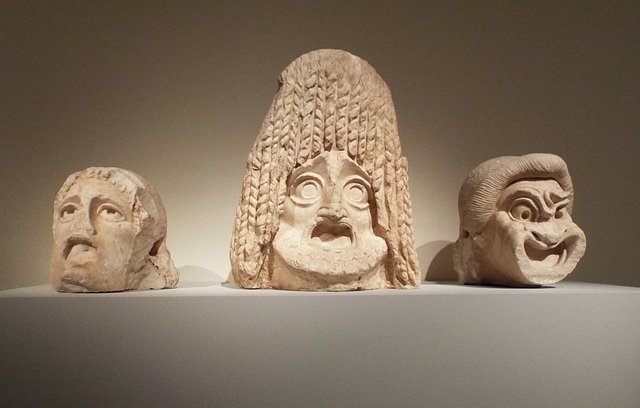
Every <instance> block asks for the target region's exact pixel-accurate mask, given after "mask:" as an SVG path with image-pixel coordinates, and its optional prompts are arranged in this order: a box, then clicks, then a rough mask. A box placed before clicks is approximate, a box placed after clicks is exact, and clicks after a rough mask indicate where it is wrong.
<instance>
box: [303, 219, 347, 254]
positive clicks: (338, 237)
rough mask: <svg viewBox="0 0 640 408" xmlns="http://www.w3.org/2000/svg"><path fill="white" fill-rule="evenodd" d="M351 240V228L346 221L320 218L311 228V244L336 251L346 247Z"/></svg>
mask: <svg viewBox="0 0 640 408" xmlns="http://www.w3.org/2000/svg"><path fill="white" fill-rule="evenodd" d="M353 241H354V237H353V228H352V227H351V225H349V224H348V223H346V222H335V221H331V220H327V219H322V220H320V221H318V222H317V223H316V224H315V225H314V226H313V228H312V229H311V236H310V242H311V244H313V245H317V246H320V247H322V248H324V249H327V250H334V251H338V250H341V249H344V248H348V247H350V246H351V245H352V244H353Z"/></svg>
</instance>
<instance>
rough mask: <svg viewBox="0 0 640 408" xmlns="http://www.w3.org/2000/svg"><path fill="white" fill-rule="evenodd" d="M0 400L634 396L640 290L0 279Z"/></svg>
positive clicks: (572, 399) (160, 402) (385, 403)
mask: <svg viewBox="0 0 640 408" xmlns="http://www.w3.org/2000/svg"><path fill="white" fill-rule="evenodd" d="M0 310H2V316H1V317H0V327H2V329H0V362H1V363H0V367H1V368H0V405H1V406H3V407H13V406H28V407H31V406H67V407H70V406H74V407H75V406H83V407H85V406H92V407H97V406H104V407H114V406H162V407H177V406H181V407H203V406H220V407H250V406H261V407H426V406H429V407H523V406H526V407H614V406H615V407H637V406H640V387H639V386H638V384H640V288H633V287H621V286H611V285H600V284H589V283H578V282H560V283H558V284H555V285H553V287H543V288H538V289H513V288H501V287H480V286H463V285H460V284H458V283H454V282H437V283H436V282H425V283H423V284H422V285H421V286H420V288H418V289H415V290H377V291H366V292H350V293H308V292H286V291H274V290H244V289H237V288H235V287H233V286H232V285H228V284H221V283H220V282H207V281H192V282H189V281H181V282H180V283H179V285H178V287H177V288H175V289H169V290H159V291H143V292H123V293H109V294H63V293H57V292H55V291H54V290H53V289H52V288H51V287H50V285H42V286H34V287H28V288H20V289H12V290H5V291H1V292H0Z"/></svg>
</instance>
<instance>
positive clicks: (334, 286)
mask: <svg viewBox="0 0 640 408" xmlns="http://www.w3.org/2000/svg"><path fill="white" fill-rule="evenodd" d="M368 179H369V177H368V175H367V174H366V173H365V171H364V170H363V169H362V168H361V167H360V166H359V165H358V164H357V163H356V162H354V161H353V160H352V159H350V158H349V156H348V155H347V154H346V153H345V152H340V151H331V152H324V153H322V154H321V155H319V156H317V157H316V158H314V159H313V160H311V161H309V162H307V163H305V164H304V165H302V166H300V167H298V168H296V169H295V170H294V171H293V173H292V174H291V176H290V178H289V182H288V185H287V190H288V194H287V198H286V199H285V203H284V212H283V215H282V217H281V218H280V226H279V229H278V233H277V234H276V236H275V239H274V242H273V246H274V250H275V258H274V268H273V276H272V279H271V282H272V286H273V287H274V288H278V289H292V290H303V289H305V290H309V289H313V290H318V289H326V290H348V289H355V288H357V287H360V288H364V289H373V288H383V287H384V286H385V276H384V271H383V269H382V268H380V263H381V261H382V259H383V258H384V256H385V255H386V253H387V245H386V243H385V241H384V239H382V238H380V237H378V236H376V235H375V234H374V232H373V225H372V224H373V222H372V213H371V207H372V206H373V208H375V202H374V201H373V193H372V190H371V183H370V182H369V180H368Z"/></svg>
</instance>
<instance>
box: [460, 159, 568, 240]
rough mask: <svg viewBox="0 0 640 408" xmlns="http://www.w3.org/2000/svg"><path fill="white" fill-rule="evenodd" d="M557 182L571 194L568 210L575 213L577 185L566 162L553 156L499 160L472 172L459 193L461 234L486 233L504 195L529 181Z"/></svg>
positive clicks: (481, 165) (487, 162) (483, 164)
mask: <svg viewBox="0 0 640 408" xmlns="http://www.w3.org/2000/svg"><path fill="white" fill-rule="evenodd" d="M544 178H546V179H553V180H556V181H557V182H558V184H560V187H562V189H563V190H565V191H567V192H568V193H569V197H568V199H569V204H568V205H567V211H568V213H569V214H571V211H572V210H573V184H572V182H571V176H570V175H569V170H568V168H567V165H566V163H565V162H564V160H562V158H560V157H559V156H556V155H554V154H550V153H533V154H528V155H525V156H504V157H497V158H494V159H491V160H487V161H486V162H484V163H482V164H480V165H479V166H478V167H476V168H475V169H474V170H472V171H471V173H469V176H467V178H466V179H465V181H464V183H463V184H462V187H461V188H460V193H459V194H458V210H459V213H460V214H459V215H460V232H461V233H462V232H463V231H466V232H469V233H478V232H480V231H482V230H483V229H484V227H485V225H486V224H487V222H488V221H489V219H490V218H491V215H492V214H493V212H494V211H495V206H496V203H497V201H498V199H499V198H500V196H501V194H502V192H503V191H504V189H505V188H507V187H508V186H509V185H511V184H513V183H515V182H518V181H521V180H525V179H544Z"/></svg>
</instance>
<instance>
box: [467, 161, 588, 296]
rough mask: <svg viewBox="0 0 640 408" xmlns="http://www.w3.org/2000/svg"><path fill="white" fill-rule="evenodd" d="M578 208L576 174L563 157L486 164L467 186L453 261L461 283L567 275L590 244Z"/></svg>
mask: <svg viewBox="0 0 640 408" xmlns="http://www.w3.org/2000/svg"><path fill="white" fill-rule="evenodd" d="M572 208H573V186H572V183H571V178H570V176H569V172H568V170H567V167H566V164H565V163H564V161H563V160H562V159H561V158H559V157H558V156H555V155H551V154H541V153H538V154H530V155H527V156H521V157H500V158H496V159H492V160H489V161H487V162H485V163H483V164H481V165H480V166H478V167H477V168H476V169H475V170H474V171H472V172H471V174H470V175H469V177H468V178H467V180H466V181H465V183H464V184H463V187H462V189H461V190H460V196H459V212H460V224H461V226H460V237H459V238H458V241H457V242H456V244H455V248H454V267H455V269H456V271H457V273H458V276H459V278H460V280H461V282H463V283H480V284H496V285H506V286H540V285H548V284H553V283H555V282H558V281H560V280H562V279H564V278H565V277H566V276H567V275H568V274H569V273H571V272H572V271H573V269H574V268H575V266H576V264H577V263H578V261H579V260H580V258H581V257H582V255H583V254H584V252H585V249H586V237H585V234H584V232H583V231H582V230H581V229H580V228H579V227H578V226H577V225H576V224H575V223H574V222H573V220H572V219H571V211H572Z"/></svg>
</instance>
